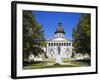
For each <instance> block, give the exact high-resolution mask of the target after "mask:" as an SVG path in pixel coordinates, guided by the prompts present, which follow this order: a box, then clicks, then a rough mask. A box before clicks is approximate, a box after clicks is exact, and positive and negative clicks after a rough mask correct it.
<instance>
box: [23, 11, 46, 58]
mask: <svg viewBox="0 0 100 80" xmlns="http://www.w3.org/2000/svg"><path fill="white" fill-rule="evenodd" d="M45 45H46V44H45V38H44V31H43V29H42V26H41V25H40V24H39V23H38V22H37V21H36V19H35V16H34V15H33V14H32V11H26V10H24V11H23V53H24V58H28V56H29V54H30V53H32V54H33V55H35V56H37V55H39V54H43V53H44V51H43V50H42V48H41V47H43V46H45Z"/></svg>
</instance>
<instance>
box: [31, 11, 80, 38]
mask: <svg viewBox="0 0 100 80" xmlns="http://www.w3.org/2000/svg"><path fill="white" fill-rule="evenodd" d="M32 13H33V15H35V19H36V20H37V22H38V23H39V24H41V25H42V27H43V30H44V34H45V38H46V39H51V38H52V37H54V32H55V30H56V28H57V26H58V23H62V27H63V28H64V31H65V37H66V38H68V39H72V30H73V28H74V27H76V25H77V23H78V21H79V19H80V16H81V13H70V12H51V11H32Z"/></svg>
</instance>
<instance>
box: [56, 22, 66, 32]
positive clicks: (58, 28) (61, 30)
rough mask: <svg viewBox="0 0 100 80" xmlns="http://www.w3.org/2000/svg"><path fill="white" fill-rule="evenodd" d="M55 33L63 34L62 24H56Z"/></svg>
mask: <svg viewBox="0 0 100 80" xmlns="http://www.w3.org/2000/svg"><path fill="white" fill-rule="evenodd" d="M56 33H63V34H65V32H64V29H63V27H62V23H58V27H57V28H56V31H55V34H56Z"/></svg>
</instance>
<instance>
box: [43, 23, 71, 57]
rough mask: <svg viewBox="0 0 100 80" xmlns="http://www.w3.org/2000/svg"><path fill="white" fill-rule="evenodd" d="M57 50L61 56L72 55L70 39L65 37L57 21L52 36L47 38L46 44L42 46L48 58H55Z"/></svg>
mask: <svg viewBox="0 0 100 80" xmlns="http://www.w3.org/2000/svg"><path fill="white" fill-rule="evenodd" d="M58 48H59V49H58ZM59 50H60V53H59V55H60V56H61V58H70V57H71V56H72V41H71V40H69V39H67V38H66V37H65V32H64V28H63V27H62V24H61V23H58V26H57V28H56V31H55V32H54V38H53V39H50V40H47V45H46V47H45V48H44V51H45V52H46V55H47V57H48V58H56V55H57V54H58V51H59Z"/></svg>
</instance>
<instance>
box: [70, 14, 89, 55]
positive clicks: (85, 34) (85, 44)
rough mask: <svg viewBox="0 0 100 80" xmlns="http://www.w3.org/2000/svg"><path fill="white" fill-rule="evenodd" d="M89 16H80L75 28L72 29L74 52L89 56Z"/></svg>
mask: <svg viewBox="0 0 100 80" xmlns="http://www.w3.org/2000/svg"><path fill="white" fill-rule="evenodd" d="M90 20H91V19H90V14H82V15H81V17H80V20H79V22H78V24H77V26H76V27H75V28H74V29H73V34H72V36H73V46H74V51H75V52H80V53H83V54H84V53H88V54H90V49H91V48H90V46H91V41H90V38H91V25H90V24H91V22H90Z"/></svg>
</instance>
